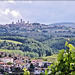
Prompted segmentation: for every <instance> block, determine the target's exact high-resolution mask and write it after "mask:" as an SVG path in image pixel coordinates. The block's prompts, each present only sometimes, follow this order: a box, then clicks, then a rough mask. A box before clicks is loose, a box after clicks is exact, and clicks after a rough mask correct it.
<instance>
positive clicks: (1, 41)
mask: <svg viewBox="0 0 75 75" xmlns="http://www.w3.org/2000/svg"><path fill="white" fill-rule="evenodd" d="M0 41H1V42H3V41H6V42H12V43H15V44H22V43H21V42H17V41H13V40H2V39H0Z"/></svg>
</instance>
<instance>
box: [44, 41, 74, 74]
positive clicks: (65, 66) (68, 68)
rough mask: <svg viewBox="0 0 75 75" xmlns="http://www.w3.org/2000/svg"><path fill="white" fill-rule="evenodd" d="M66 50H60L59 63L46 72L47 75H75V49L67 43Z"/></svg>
mask: <svg viewBox="0 0 75 75" xmlns="http://www.w3.org/2000/svg"><path fill="white" fill-rule="evenodd" d="M65 47H66V50H64V49H63V50H60V51H59V54H58V57H57V63H55V64H52V65H51V66H49V67H48V69H49V71H47V70H45V75H75V47H74V46H73V45H71V44H68V42H66V43H65Z"/></svg>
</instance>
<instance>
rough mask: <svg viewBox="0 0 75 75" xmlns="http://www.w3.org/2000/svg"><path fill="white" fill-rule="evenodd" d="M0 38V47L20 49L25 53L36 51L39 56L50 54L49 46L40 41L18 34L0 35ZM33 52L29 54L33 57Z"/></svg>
mask: <svg viewBox="0 0 75 75" xmlns="http://www.w3.org/2000/svg"><path fill="white" fill-rule="evenodd" d="M0 39H1V41H0V48H1V49H8V50H21V51H23V52H26V53H27V54H29V53H30V54H31V53H34V54H35V53H36V56H39V57H40V56H48V55H51V48H50V47H47V46H45V45H44V44H42V43H41V42H38V41H36V40H33V39H28V38H25V37H18V36H1V37H0ZM5 40H6V41H5ZM9 40H11V41H9ZM14 41H16V42H17V43H15V42H14ZM49 53H50V54H49ZM34 54H31V56H32V57H33V55H34Z"/></svg>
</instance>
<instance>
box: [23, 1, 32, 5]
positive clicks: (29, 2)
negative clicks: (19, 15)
mask: <svg viewBox="0 0 75 75" xmlns="http://www.w3.org/2000/svg"><path fill="white" fill-rule="evenodd" d="M22 3H28V4H31V3H32V1H22Z"/></svg>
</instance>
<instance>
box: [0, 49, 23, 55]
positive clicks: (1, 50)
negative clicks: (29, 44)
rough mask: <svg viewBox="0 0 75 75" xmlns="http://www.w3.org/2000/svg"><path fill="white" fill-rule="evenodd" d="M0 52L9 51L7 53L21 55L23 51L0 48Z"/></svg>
mask: <svg viewBox="0 0 75 75" xmlns="http://www.w3.org/2000/svg"><path fill="white" fill-rule="evenodd" d="M0 52H5V53H9V54H12V55H13V54H14V55H19V54H20V55H22V56H23V54H24V53H23V52H22V51H21V50H7V49H0Z"/></svg>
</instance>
